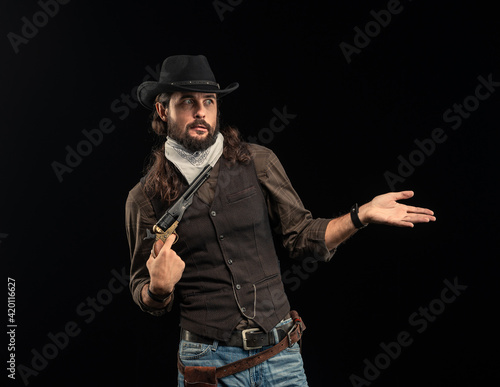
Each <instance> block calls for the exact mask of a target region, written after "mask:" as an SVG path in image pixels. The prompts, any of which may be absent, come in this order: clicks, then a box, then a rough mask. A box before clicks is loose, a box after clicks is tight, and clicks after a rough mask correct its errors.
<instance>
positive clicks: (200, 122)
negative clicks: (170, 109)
mask: <svg viewBox="0 0 500 387" xmlns="http://www.w3.org/2000/svg"><path fill="white" fill-rule="evenodd" d="M197 126H203V127H204V128H206V129H207V130H208V131H209V132H211V131H212V126H211V125H210V124H209V123H208V122H207V121H205V120H202V119H196V120H194V121H193V122H192V123H190V124H189V125H187V127H186V129H188V130H189V129H192V128H195V127H197Z"/></svg>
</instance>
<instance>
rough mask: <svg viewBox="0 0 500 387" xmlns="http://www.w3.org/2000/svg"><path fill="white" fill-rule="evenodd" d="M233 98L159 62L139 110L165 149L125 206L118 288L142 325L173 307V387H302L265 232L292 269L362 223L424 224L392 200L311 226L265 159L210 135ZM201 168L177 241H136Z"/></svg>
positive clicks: (176, 62) (192, 67)
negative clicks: (126, 250)
mask: <svg viewBox="0 0 500 387" xmlns="http://www.w3.org/2000/svg"><path fill="white" fill-rule="evenodd" d="M237 87H238V84H237V83H233V84H231V85H230V86H228V87H227V88H225V89H221V88H220V86H219V85H218V84H217V82H216V80H215V77H214V75H213V73H212V70H211V69H210V66H209V64H208V61H207V59H206V58H205V57H204V56H201V55H199V56H187V55H177V56H172V57H169V58H167V59H166V60H165V61H164V62H163V65H162V70H161V75H160V79H159V81H158V82H144V83H143V84H141V85H140V86H139V88H138V92H137V93H138V99H139V101H140V102H141V103H142V104H143V105H144V106H145V107H147V108H149V109H153V115H152V127H153V130H154V131H155V132H156V133H157V134H158V135H159V136H161V137H162V138H163V139H165V138H166V141H165V142H163V143H162V145H161V147H160V148H158V149H156V150H154V151H153V154H152V156H153V157H152V161H151V163H150V166H149V168H148V171H147V174H146V175H145V176H144V178H143V179H141V182H140V183H138V184H137V185H136V186H135V187H134V188H133V189H132V190H131V191H130V193H129V196H128V199H127V203H126V229H127V236H128V240H129V245H130V251H131V261H132V264H131V282H130V288H131V291H132V294H133V298H134V301H135V302H136V303H137V304H138V305H139V306H140V307H141V309H142V310H144V311H146V312H149V313H152V314H154V315H161V314H164V313H166V312H168V311H170V309H171V307H172V303H173V299H174V293H175V297H176V299H178V300H179V303H180V326H181V341H180V344H179V377H178V383H179V386H183V385H184V374H186V378H187V377H189V378H195V379H196V380H198V381H199V380H202V379H203V381H204V383H205V384H199V385H200V386H201V385H215V380H214V375H215V373H214V372H215V371H214V369H213V368H211V369H210V371H208V369H206V368H204V369H201V368H192V367H196V366H203V367H219V369H218V370H217V374H216V375H217V376H218V377H219V383H220V384H219V385H223V386H226V385H227V386H253V385H262V386H286V387H290V386H306V385H307V381H306V377H305V374H304V369H303V364H302V358H301V355H300V352H299V347H298V343H297V342H296V341H297V340H298V339H299V338H300V336H301V333H302V330H303V329H304V325H303V324H302V323H301V320H300V318H299V317H298V315H297V314H296V313H295V312H291V311H290V305H289V302H288V300H287V297H286V295H285V291H284V288H283V284H282V281H281V275H280V268H279V263H278V258H277V255H276V252H275V249H274V245H273V232H274V233H275V234H277V235H279V236H281V238H282V241H283V245H284V247H285V248H286V249H287V250H288V252H289V254H290V256H291V257H292V258H297V259H300V258H306V257H315V258H316V259H318V260H322V261H328V260H330V259H331V257H332V256H333V254H334V253H335V251H336V249H337V247H338V246H339V245H340V244H341V243H342V242H344V241H345V240H346V239H348V238H349V237H351V236H352V235H353V234H354V233H355V232H356V231H357V230H358V229H360V228H363V227H365V226H366V225H368V224H369V223H381V224H387V225H394V226H401V227H413V225H414V224H415V223H421V222H429V221H434V220H435V217H434V216H433V212H432V211H430V210H428V209H424V208H418V207H411V206H406V205H403V204H401V203H398V202H397V201H398V200H401V199H407V198H410V197H412V196H413V192H411V191H404V192H393V193H387V194H385V195H380V196H377V197H375V198H374V199H373V200H372V201H370V202H369V203H366V204H364V205H362V206H360V207H359V208H358V206H357V204H356V205H354V206H353V208H352V209H351V212H350V213H349V214H346V215H344V216H341V217H338V218H335V219H319V218H318V219H314V218H313V217H312V216H311V213H310V212H309V211H307V210H306V209H305V208H304V207H303V205H302V203H301V201H300V198H299V197H298V196H297V194H296V192H295V191H294V189H293V188H292V185H291V183H290V181H289V180H288V178H287V176H286V174H285V171H284V169H283V167H282V165H281V164H280V162H279V160H278V159H277V157H276V156H275V155H274V153H273V152H272V151H270V150H269V149H267V148H265V147H262V146H258V145H255V144H247V143H244V142H242V141H241V140H240V137H239V134H238V132H237V130H235V129H233V128H231V127H225V128H220V127H219V110H218V101H219V99H220V98H221V97H223V96H224V95H227V94H229V93H230V92H232V91H234V90H235V89H236V88H237ZM206 165H211V166H212V167H213V169H212V171H211V174H210V177H209V179H208V180H207V181H206V182H205V183H204V184H203V185H202V186H201V187H200V189H199V190H198V191H197V193H196V194H195V196H194V199H193V202H192V204H191V206H190V207H188V209H187V210H186V212H185V214H184V217H183V219H182V220H181V222H180V224H179V226H178V228H177V232H178V235H179V239H178V241H177V242H176V243H175V244H174V241H175V239H176V237H175V236H174V235H171V236H170V237H169V238H168V239H167V240H166V242H165V243H164V244H163V242H162V241H161V240H158V241H156V242H154V241H153V239H151V238H148V236H149V235H150V234H151V233H150V230H152V227H153V225H154V224H155V223H156V222H157V220H158V219H159V218H160V217H161V216H162V215H163V213H164V212H165V210H166V209H167V208H168V207H169V205H170V204H171V203H172V202H173V201H174V200H175V199H176V198H178V197H179V195H181V194H182V193H183V192H184V191H185V190H186V188H187V187H188V185H189V184H190V183H191V182H192V181H193V180H194V179H195V178H196V176H197V175H198V174H199V173H200V172H201V171H202V170H203V168H204V167H205V166H206ZM153 244H154V245H153ZM174 289H175V292H174ZM254 355H255V356H254ZM264 355H265V358H266V359H267V360H265V361H262V358H264ZM259 358H261V360H256V359H259ZM240 359H245V360H242V361H239V362H238V363H234V362H236V361H238V360H240ZM228 363H231V365H230V366H228V367H224V366H226V365H227V364H228ZM235 370H236V371H238V372H236V371H235ZM207 372H211V374H210V376H207ZM188 374H189V376H188ZM227 374H230V375H229V376H227ZM193 375H194V376H193ZM200 378H201V379H200ZM210 383H212V384H210Z"/></svg>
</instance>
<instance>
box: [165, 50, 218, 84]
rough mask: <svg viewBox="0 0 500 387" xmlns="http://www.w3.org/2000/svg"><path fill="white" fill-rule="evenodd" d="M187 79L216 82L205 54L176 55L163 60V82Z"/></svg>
mask: <svg viewBox="0 0 500 387" xmlns="http://www.w3.org/2000/svg"><path fill="white" fill-rule="evenodd" d="M187 81H210V82H216V81H215V76H214V73H213V72H212V69H211V68H210V65H209V64H208V60H207V58H206V57H205V56H204V55H174V56H170V57H168V58H167V59H165V60H164V61H163V64H162V67H161V72H160V82H161V83H174V82H187Z"/></svg>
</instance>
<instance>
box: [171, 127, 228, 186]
mask: <svg viewBox="0 0 500 387" xmlns="http://www.w3.org/2000/svg"><path fill="white" fill-rule="evenodd" d="M223 145H224V136H223V135H222V134H221V133H219V134H218V135H217V139H216V140H215V143H214V144H212V145H211V146H209V147H208V148H207V149H205V150H202V151H196V152H190V151H188V150H187V149H186V148H184V147H183V146H182V145H181V144H179V143H178V142H177V141H175V140H173V139H171V138H170V137H167V141H166V142H165V157H166V158H167V159H168V160H170V161H171V162H172V163H174V165H175V166H176V167H177V168H178V169H179V171H181V173H182V174H183V175H184V177H185V178H186V180H187V182H188V183H189V184H191V183H192V182H193V180H194V179H195V178H196V177H197V176H198V175H199V174H200V172H201V171H202V170H203V168H205V167H206V166H207V165H208V164H210V165H211V166H212V167H213V166H214V165H215V163H216V162H217V160H219V158H220V156H221V155H222V149H223Z"/></svg>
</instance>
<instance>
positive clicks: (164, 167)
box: [144, 93, 251, 203]
mask: <svg viewBox="0 0 500 387" xmlns="http://www.w3.org/2000/svg"><path fill="white" fill-rule="evenodd" d="M171 95H172V94H170V93H162V94H159V95H158V96H157V97H156V100H155V103H156V102H160V103H161V104H162V105H163V106H164V107H165V108H167V107H168V105H169V102H170V97H171ZM151 128H152V129H153V132H154V133H156V134H157V135H158V136H159V138H160V145H158V146H156V147H154V148H153V150H152V151H151V154H150V156H149V163H148V165H147V167H146V170H145V173H146V176H145V182H144V189H145V191H146V194H147V195H148V196H149V197H151V198H153V197H156V198H159V199H160V200H161V201H165V202H167V203H169V202H171V201H173V200H175V199H177V198H178V197H179V195H180V193H181V191H182V187H183V179H182V177H181V175H180V172H179V171H178V170H177V168H176V167H175V166H174V165H173V164H172V163H171V162H170V161H168V160H167V158H166V157H165V139H166V136H167V134H168V127H167V123H166V122H165V121H163V120H162V119H161V118H160V116H159V115H158V112H157V111H156V109H154V110H153V112H152V113H151ZM220 132H221V133H222V135H223V136H224V149H223V152H222V155H223V157H224V158H225V159H226V160H227V161H229V162H230V163H243V164H245V163H248V162H249V161H250V159H251V154H250V150H249V149H248V145H247V143H246V142H243V141H242V139H241V135H240V132H239V131H238V129H237V128H235V127H231V126H224V127H221V128H220Z"/></svg>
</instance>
